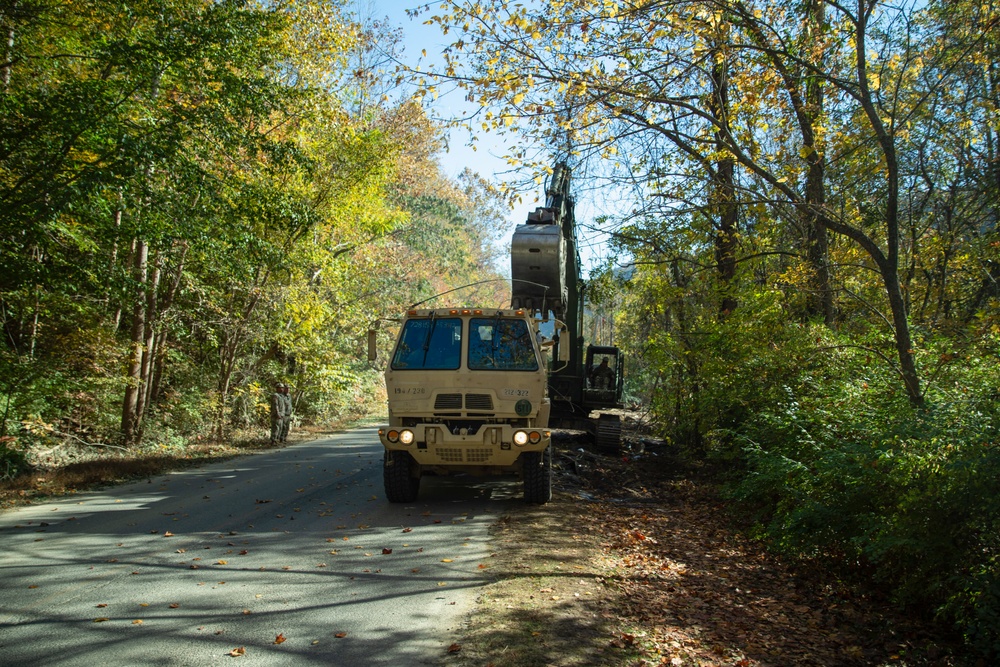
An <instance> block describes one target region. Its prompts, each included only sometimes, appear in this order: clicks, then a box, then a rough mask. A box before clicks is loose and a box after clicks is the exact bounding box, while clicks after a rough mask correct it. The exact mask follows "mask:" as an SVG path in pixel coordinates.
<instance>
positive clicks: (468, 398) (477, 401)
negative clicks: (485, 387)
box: [465, 394, 493, 410]
mask: <svg viewBox="0 0 1000 667" xmlns="http://www.w3.org/2000/svg"><path fill="white" fill-rule="evenodd" d="M465 408H466V409H467V410H492V409H493V397H492V396H490V395H489V394H466V395H465Z"/></svg>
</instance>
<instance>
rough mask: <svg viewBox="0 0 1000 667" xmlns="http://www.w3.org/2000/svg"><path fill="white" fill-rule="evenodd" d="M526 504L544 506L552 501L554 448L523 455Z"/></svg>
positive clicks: (522, 476)
mask: <svg viewBox="0 0 1000 667" xmlns="http://www.w3.org/2000/svg"><path fill="white" fill-rule="evenodd" d="M521 466H522V470H521V478H522V480H523V481H524V502H526V503H532V504H535V505H542V504H545V503H547V502H549V501H550V500H552V447H551V446H549V447H547V448H546V449H545V451H544V452H524V453H523V454H521Z"/></svg>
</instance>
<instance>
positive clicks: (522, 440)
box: [514, 431, 528, 447]
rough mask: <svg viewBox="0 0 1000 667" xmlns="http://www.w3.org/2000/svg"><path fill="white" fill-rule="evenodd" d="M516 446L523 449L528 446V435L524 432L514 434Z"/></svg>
mask: <svg viewBox="0 0 1000 667" xmlns="http://www.w3.org/2000/svg"><path fill="white" fill-rule="evenodd" d="M514 444H515V445H517V446H519V447H521V446H524V445H526V444H528V434H527V433H525V432H524V431H515V432H514Z"/></svg>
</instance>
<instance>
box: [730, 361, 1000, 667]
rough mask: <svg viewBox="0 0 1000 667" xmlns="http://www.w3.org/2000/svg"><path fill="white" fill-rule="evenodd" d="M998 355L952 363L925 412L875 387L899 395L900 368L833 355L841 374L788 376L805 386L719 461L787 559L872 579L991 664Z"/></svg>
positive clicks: (740, 431) (833, 366)
mask: <svg viewBox="0 0 1000 667" xmlns="http://www.w3.org/2000/svg"><path fill="white" fill-rule="evenodd" d="M984 352H986V353H985V354H983V353H984ZM980 355H982V356H980ZM990 356H991V355H990V354H989V352H987V351H984V350H982V349H980V350H975V351H974V353H972V354H970V355H969V357H967V358H965V359H963V361H962V363H960V364H957V363H953V364H951V365H950V366H949V368H948V370H947V381H942V382H939V383H938V384H937V385H936V386H935V387H934V388H933V389H932V396H933V398H934V400H933V402H932V405H931V407H928V408H927V409H925V410H916V409H914V408H913V407H912V406H911V405H910V404H909V402H908V401H907V400H906V397H905V396H903V395H899V394H893V393H892V392H886V391H884V390H876V389H874V387H876V386H883V387H884V386H891V385H889V383H888V378H886V377H885V376H886V375H887V374H888V373H891V370H889V369H888V368H887V367H885V366H881V367H880V366H874V367H873V366H869V365H868V363H867V361H866V360H867V359H868V357H867V356H865V355H864V353H863V352H862V353H857V352H852V353H849V354H846V355H841V356H840V357H839V358H833V357H828V358H827V359H826V363H825V364H824V366H825V367H826V368H827V369H829V370H832V371H833V372H832V373H826V374H825V376H824V377H823V378H818V377H817V376H816V375H815V374H814V373H812V372H810V371H809V370H808V369H806V368H803V369H801V370H800V371H799V372H798V373H796V374H795V376H794V377H793V378H784V379H786V380H787V379H792V380H793V382H791V383H787V382H786V383H783V384H781V386H780V390H781V394H783V395H772V398H773V399H777V400H770V401H768V404H767V405H764V404H760V405H758V406H757V409H756V410H755V411H754V413H753V414H752V415H747V416H746V418H745V419H743V420H741V422H740V423H739V424H738V425H737V426H736V427H735V428H732V429H730V430H727V431H726V432H725V437H724V438H720V444H719V448H718V451H716V452H715V453H716V454H720V455H724V456H726V457H727V459H728V460H730V461H734V462H737V463H738V464H739V466H740V468H739V470H740V472H739V473H738V474H735V475H734V482H733V486H732V492H733V498H734V499H736V500H737V501H738V502H739V505H740V507H742V508H743V509H744V510H745V511H747V513H748V516H750V517H752V518H753V520H754V522H755V525H756V526H757V531H758V533H759V535H760V536H761V537H762V538H764V539H766V540H767V541H768V542H769V543H770V544H772V545H773V546H774V547H775V548H776V549H778V550H779V551H781V552H782V553H784V554H786V555H789V556H792V557H806V558H810V559H819V560H822V561H824V562H826V563H827V564H828V565H832V566H834V567H839V568H841V569H842V573H843V574H844V575H845V576H847V577H850V578H857V577H859V575H861V574H862V573H864V574H866V575H867V576H869V577H871V579H872V580H874V581H876V582H878V583H879V584H881V585H882V586H883V587H884V588H885V589H886V590H889V591H892V594H893V596H894V597H895V599H896V600H897V601H898V602H899V603H901V604H905V605H914V606H916V607H918V608H925V609H927V608H930V609H936V610H937V612H938V613H939V614H940V615H942V617H944V618H947V619H949V620H951V621H952V622H956V623H957V624H958V625H959V626H960V627H963V628H964V630H965V632H966V634H967V636H968V638H969V640H970V641H971V642H975V643H976V644H977V645H978V646H979V647H980V648H981V649H982V650H984V651H987V652H989V651H995V650H996V646H997V642H998V640H1000V635H998V634H997V627H998V626H997V625H996V624H991V619H995V618H996V616H997V614H1000V606H998V602H1000V600H998V599H997V597H996V583H997V582H996V578H995V577H996V570H995V563H996V558H997V554H998V553H1000V475H998V472H1000V452H998V450H997V447H996V443H997V442H1000V402H998V400H997V399H998V396H1000V385H997V380H996V375H995V365H994V364H995V358H994V359H991V358H990ZM943 375H944V374H943ZM859 378H866V380H861V379H859ZM756 386H757V387H758V388H759V389H761V390H763V392H767V391H768V390H769V389H775V388H776V387H775V386H773V385H772V384H771V383H770V382H768V381H767V380H764V381H763V382H758V384H757V385H756ZM737 398H738V397H737Z"/></svg>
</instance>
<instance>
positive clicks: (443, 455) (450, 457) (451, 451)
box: [434, 447, 462, 463]
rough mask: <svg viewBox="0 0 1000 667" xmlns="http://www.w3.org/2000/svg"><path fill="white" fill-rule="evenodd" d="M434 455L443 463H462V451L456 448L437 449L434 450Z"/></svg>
mask: <svg viewBox="0 0 1000 667" xmlns="http://www.w3.org/2000/svg"><path fill="white" fill-rule="evenodd" d="M434 453H435V454H437V456H438V458H439V459H441V460H442V461H444V462H445V463H461V462H462V450H461V449H458V448H457V447H438V448H437V449H435V450H434Z"/></svg>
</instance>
